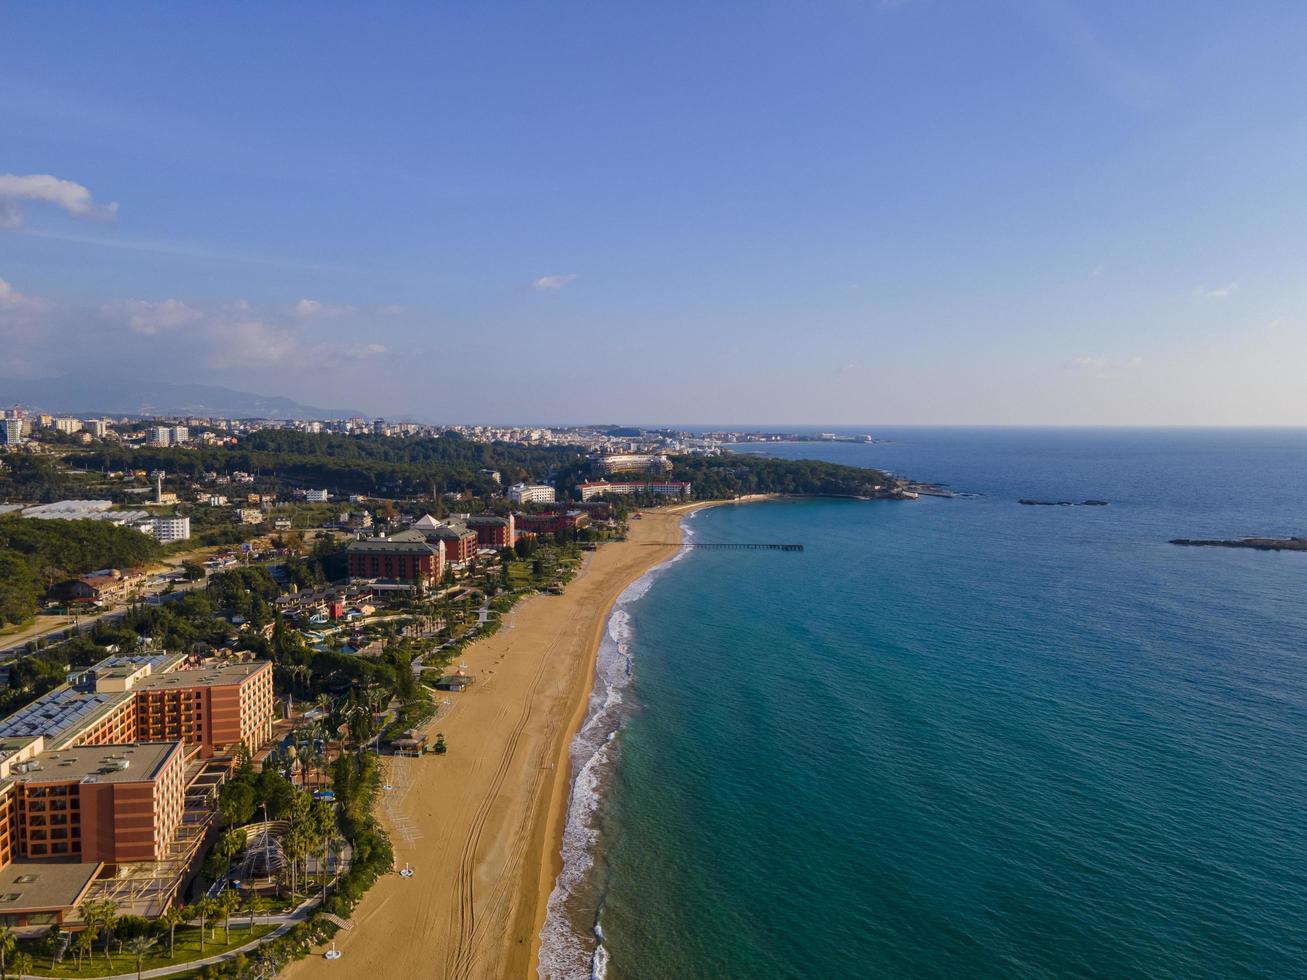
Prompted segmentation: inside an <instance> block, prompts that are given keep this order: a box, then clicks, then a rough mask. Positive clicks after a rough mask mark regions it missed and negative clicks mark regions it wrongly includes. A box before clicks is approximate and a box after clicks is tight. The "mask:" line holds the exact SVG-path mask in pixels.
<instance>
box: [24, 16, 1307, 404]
mask: <svg viewBox="0 0 1307 980" xmlns="http://www.w3.org/2000/svg"><path fill="white" fill-rule="evenodd" d="M1304 49H1307V4H1295V3H1285V2H1275V3H1271V2H1258V0H1249V2H1244V3H1240V4H1231V3H1228V2H1220V3H1218V2H1209V0H1186V2H1180V0H1156V2H1149V3H1139V2H1137V0H1135V2H1118V0H1097V2H1092V3H1091V2H1089V0H966V2H964V0H882V2H877V0H827V2H799V0H791V2H770V0H752V2H748V3H731V2H711V3H703V2H696V3H678V2H671V0H661V2H659V3H656V4H653V3H644V4H637V3H629V2H608V3H599V2H589V3H580V2H557V3H548V4H545V3H538V2H537V3H494V2H485V3H443V4H442V3H423V4H417V3H414V4H400V3H389V4H369V5H366V6H365V5H361V4H360V5H347V4H335V3H303V4H288V3H278V4H246V5H227V4H207V5H199V4H162V3H161V4H151V5H146V4H128V3H120V4H101V5H93V4H60V3H43V4H27V5H9V6H7V7H6V8H4V10H3V11H0V133H3V134H4V138H3V140H0V175H3V176H0V280H2V281H3V284H2V285H0V345H3V350H4V352H5V353H4V354H0V376H4V375H8V376H25V377H42V376H50V375H55V374H60V373H64V372H67V371H80V370H88V369H97V370H105V371H112V372H114V373H116V374H120V375H124V376H140V375H143V374H148V375H151V376H153V375H157V374H166V375H168V376H171V377H174V378H176V379H177V380H187V381H204V382H212V383H220V384H227V385H231V386H233V387H238V388H244V389H247V390H254V391H258V392H262V393H277V394H286V395H289V396H291V397H295V398H299V399H301V400H304V401H307V402H310V403H314V404H324V405H342V406H352V407H358V408H361V409H363V410H366V411H369V412H372V413H378V414H386V415H389V416H400V415H405V414H408V415H412V416H415V417H421V418H426V419H431V420H436V421H464V420H487V421H509V420H520V421H574V420H612V421H641V422H650V423H652V422H666V423H675V422H694V421H710V422H739V423H747V422H758V423H763V422H768V423H784V422H790V423H796V424H797V423H837V422H844V423H859V424H862V423H877V422H884V423H889V422H925V423H967V422H975V423H1042V424H1098V423H1105V424H1111V423H1126V424H1133V423H1142V424H1307V384H1304V382H1303V378H1304V375H1305V374H1307V372H1304V369H1303V364H1304V359H1305V356H1307V275H1305V272H1307V262H1305V261H1304V260H1305V259H1307V220H1305V219H1304V217H1303V215H1304V213H1305V208H1304V206H1305V205H1307V190H1305V188H1307V166H1305V164H1307V85H1305V84H1304V72H1303V69H1302V52H1303V50H1304Z"/></svg>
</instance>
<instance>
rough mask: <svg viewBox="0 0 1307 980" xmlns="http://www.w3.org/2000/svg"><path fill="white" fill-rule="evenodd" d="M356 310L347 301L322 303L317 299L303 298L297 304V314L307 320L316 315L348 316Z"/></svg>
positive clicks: (324, 316)
mask: <svg viewBox="0 0 1307 980" xmlns="http://www.w3.org/2000/svg"><path fill="white" fill-rule="evenodd" d="M354 312H356V311H355V309H354V307H352V306H350V305H348V304H346V303H320V302H319V301H318V300H316V299H302V300H300V301H299V302H298V303H296V304H295V315H296V316H298V317H301V318H303V319H305V320H310V319H313V318H314V317H323V318H326V317H334V316H348V315H349V314H351V313H354Z"/></svg>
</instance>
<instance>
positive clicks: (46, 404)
mask: <svg viewBox="0 0 1307 980" xmlns="http://www.w3.org/2000/svg"><path fill="white" fill-rule="evenodd" d="M14 404H19V405H23V406H25V407H28V408H33V409H37V410H52V411H53V410H58V411H60V412H65V413H69V414H73V415H142V416H155V415H167V416H174V415H176V416H197V417H201V418H233V419H237V418H272V419H346V418H350V417H355V416H362V415H363V414H364V413H363V412H359V411H355V410H352V409H348V410H347V409H331V408H316V407H314V406H312V405H304V404H301V403H300V402H297V401H293V400H292V399H290V398H283V397H281V396H277V395H256V394H253V393H251V392H248V391H236V390H234V389H232V388H222V387H219V386H217V385H201V384H175V383H172V382H168V381H145V380H141V379H136V378H105V377H100V376H98V375H89V374H88V375H74V374H69V375H64V376H62V377H58V378H42V379H39V380H31V379H21V380H20V379H12V378H0V405H14Z"/></svg>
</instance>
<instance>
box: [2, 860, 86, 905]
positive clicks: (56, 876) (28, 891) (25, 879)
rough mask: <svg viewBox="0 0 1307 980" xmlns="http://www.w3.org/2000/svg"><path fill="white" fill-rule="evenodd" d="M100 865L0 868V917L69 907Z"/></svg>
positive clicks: (28, 864)
mask: <svg viewBox="0 0 1307 980" xmlns="http://www.w3.org/2000/svg"><path fill="white" fill-rule="evenodd" d="M102 867H104V865H102V864H100V863H99V862H96V863H92V864H88V863H84V862H81V861H51V860H43V861H24V860H22V859H21V858H20V859H18V860H16V861H14V862H12V863H11V864H7V865H5V867H3V868H0V915H13V914H14V913H15V912H32V911H49V910H53V909H67V908H73V907H74V906H76V905H77V903H78V902H79V901H81V899H82V896H83V895H84V894H85V893H86V890H87V889H88V888H89V887H90V886H91V882H92V881H94V880H95V876H96V875H97V874H99V873H100V869H101V868H102Z"/></svg>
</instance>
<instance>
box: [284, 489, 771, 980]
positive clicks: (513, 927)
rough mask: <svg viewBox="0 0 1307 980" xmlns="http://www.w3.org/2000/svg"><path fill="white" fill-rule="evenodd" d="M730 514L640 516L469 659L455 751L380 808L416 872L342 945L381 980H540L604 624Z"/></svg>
mask: <svg viewBox="0 0 1307 980" xmlns="http://www.w3.org/2000/svg"><path fill="white" fill-rule="evenodd" d="M749 499H758V498H749ZM732 502H734V501H703V502H696V503H692V504H685V505H680V506H675V507H667V508H659V509H656V510H651V511H646V512H645V516H644V517H643V518H642V519H641V520H639V521H633V522H632V523H631V530H630V534H629V536H628V540H627V541H625V542H613V543H610V544H606V545H604V546H603V547H601V548H600V550H599V551H597V552H595V553H593V554H591V555H589V556H587V560H586V563H585V565H584V566H583V569H582V571H581V572H580V573H579V574H578V575H577V577H576V578H575V579H574V580H573V581H572V582H571V583H569V585H568V586H567V587H566V589H565V590H564V593H563V595H561V596H544V595H539V596H533V597H530V598H528V599H525V600H523V601H522V602H521V603H520V604H519V605H518V606H517V607H516V608H515V609H514V610H513V612H512V613H511V614H510V616H509V618H508V622H507V623H506V624H505V628H504V629H501V630H500V631H499V632H498V633H496V634H495V635H494V636H492V637H488V638H487V639H485V640H481V641H479V642H477V643H475V644H473V645H472V646H471V647H469V648H468V649H467V650H466V651H464V655H463V657H462V662H464V663H466V664H467V667H468V670H469V671H470V672H471V673H473V674H474V675H476V676H477V682H476V683H475V684H474V685H473V686H472V687H471V688H470V689H469V690H468V691H467V692H466V693H464V694H460V695H442V696H441V698H440V700H441V701H442V702H448V704H447V705H446V704H442V714H441V715H440V716H439V718H438V720H437V721H436V723H435V724H434V726H433V729H435V730H439V731H442V732H444V733H445V736H446V739H447V741H448V743H449V746H450V749H449V753H448V754H447V755H445V756H440V757H435V756H428V757H424V758H421V759H411V760H410V759H400V760H396V759H393V758H387V760H386V765H387V779H388V781H389V783H390V784H391V785H392V786H393V787H394V788H393V789H392V790H391V791H389V792H387V793H383V794H382V799H381V801H380V804H379V806H380V808H381V812H382V816H383V822H384V823H385V825H386V827H387V830H388V831H389V832H390V833H391V836H392V840H393V843H394V847H395V857H396V862H397V864H399V865H403V864H404V863H405V862H409V863H411V864H412V866H413V868H414V871H415V873H414V875H413V877H412V878H408V879H404V878H401V877H399V876H398V875H388V876H386V877H384V878H382V879H381V880H380V881H378V882H377V884H376V885H375V886H374V887H373V888H372V890H371V891H370V892H369V893H368V895H367V896H366V897H365V898H364V899H363V901H362V902H361V903H360V905H359V907H358V909H357V910H356V911H355V914H354V920H353V921H354V927H353V928H352V929H349V930H346V931H342V932H341V933H340V934H338V936H337V943H336V944H337V948H339V949H340V950H341V952H342V953H343V954H344V955H345V957H347V959H348V960H349V961H350V962H353V963H357V964H359V966H360V967H363V968H365V969H367V971H368V972H369V974H370V977H371V980H390V978H395V980H399V978H402V977H410V976H413V975H414V974H415V972H421V973H423V974H425V975H428V976H440V977H446V978H459V980H463V978H473V977H534V976H535V975H536V964H537V962H538V955H539V946H540V930H541V927H542V925H543V923H544V918H545V913H546V910H547V906H548V900H549V895H550V893H551V891H552V889H553V884H554V881H555V879H556V878H557V875H558V872H559V870H560V869H561V867H562V863H561V862H562V857H561V846H562V834H563V829H564V825H565V822H566V819H567V808H568V802H569V798H570V795H571V791H572V780H571V768H570V747H571V743H572V739H573V737H574V736H575V735H576V733H577V731H578V730H579V729H580V728H581V726H582V725H583V724H584V722H585V718H586V715H587V706H588V704H589V701H590V695H591V692H592V690H593V687H594V683H595V667H596V661H597V657H598V653H599V647H600V642H601V639H602V637H603V635H604V631H605V629H606V628H607V624H608V621H609V617H610V615H611V613H612V611H613V608H614V605H615V604H616V602H617V600H618V598H619V597H620V596H621V594H622V593H623V591H625V590H626V588H627V587H628V586H630V585H631V583H633V582H635V581H636V580H637V579H639V578H640V577H642V576H643V575H645V574H646V573H648V572H649V571H650V570H651V569H653V568H655V567H657V566H659V565H661V564H663V563H664V562H666V561H667V560H668V559H670V558H672V557H674V556H675V555H676V554H677V553H679V549H680V541H681V528H680V522H681V520H682V518H684V517H685V516H686V515H687V514H689V513H692V512H694V511H696V510H700V509H703V508H704V507H711V506H716V505H719V504H725V503H732ZM738 502H747V501H746V500H744V499H742V500H741V501H738ZM655 542H657V543H662V542H666V545H665V546H664V547H654V546H653V544H654V543H655ZM333 969H334V970H335V972H337V973H339V970H340V968H339V966H333V965H332V964H328V963H327V962H326V961H324V960H323V959H322V958H321V957H320V956H316V955H310V956H309V957H308V958H306V959H303V960H300V961H299V962H297V963H295V964H292V966H291V967H290V968H289V969H288V970H287V974H286V975H287V976H290V977H308V978H313V977H318V976H327V975H328V973H329V972H330V971H331V970H333Z"/></svg>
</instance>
